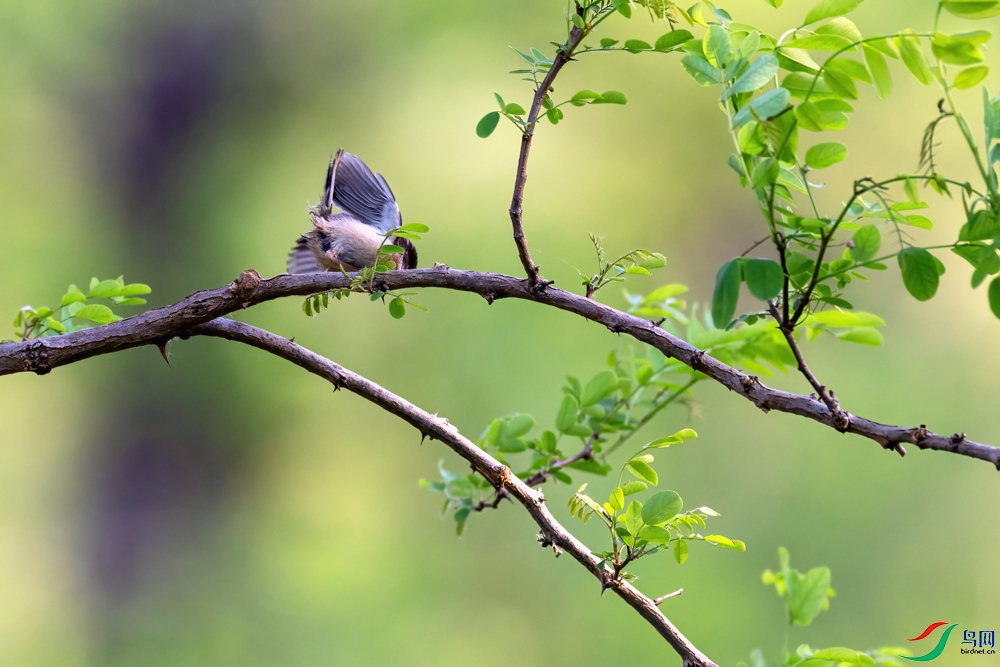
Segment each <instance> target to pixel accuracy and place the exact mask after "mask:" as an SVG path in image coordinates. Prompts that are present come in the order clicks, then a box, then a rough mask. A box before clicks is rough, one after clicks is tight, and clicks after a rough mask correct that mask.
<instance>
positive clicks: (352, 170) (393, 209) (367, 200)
mask: <svg viewBox="0 0 1000 667" xmlns="http://www.w3.org/2000/svg"><path fill="white" fill-rule="evenodd" d="M337 157H338V159H337V160H336V164H335V165H333V169H332V170H331V171H333V172H334V173H332V174H331V178H330V179H329V181H332V185H333V192H332V197H331V198H332V200H333V203H334V204H336V205H337V207H338V208H339V209H340V210H341V211H344V212H345V213H350V214H351V215H353V216H354V217H355V218H357V219H358V220H360V221H361V222H363V223H365V224H366V225H371V226H372V227H374V228H375V229H377V230H379V232H381V233H382V234H385V233H386V232H388V231H389V230H390V229H393V228H395V227H399V226H400V223H401V220H402V218H401V217H400V215H399V206H398V205H397V204H396V197H395V196H394V195H393V194H392V190H391V189H390V188H389V184H388V183H386V182H385V179H384V178H383V177H382V174H373V173H372V170H371V169H369V168H368V165H366V164H365V163H364V162H363V161H362V160H361V158H359V157H357V156H354V155H351V154H350V153H343V154H338V156H337ZM329 181H328V182H329Z"/></svg>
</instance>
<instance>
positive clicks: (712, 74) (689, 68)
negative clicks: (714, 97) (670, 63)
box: [681, 54, 722, 86]
mask: <svg viewBox="0 0 1000 667" xmlns="http://www.w3.org/2000/svg"><path fill="white" fill-rule="evenodd" d="M681 65H682V66H683V67H684V71H685V72H687V73H688V74H689V75H691V78H693V79H694V80H695V81H696V82H697V83H698V84H699V85H701V86H711V85H714V84H717V83H722V70H720V69H717V68H715V67H713V66H712V65H711V64H710V63H709V62H708V61H707V60H705V59H704V58H703V57H701V56H700V55H694V54H691V55H687V56H684V57H683V58H681Z"/></svg>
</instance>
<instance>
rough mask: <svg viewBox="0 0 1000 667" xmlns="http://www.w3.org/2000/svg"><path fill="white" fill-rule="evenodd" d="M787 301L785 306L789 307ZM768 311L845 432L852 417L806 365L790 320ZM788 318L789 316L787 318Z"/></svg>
mask: <svg viewBox="0 0 1000 667" xmlns="http://www.w3.org/2000/svg"><path fill="white" fill-rule="evenodd" d="M787 303H788V302H787V301H786V302H785V304H786V305H787ZM767 305H768V309H769V310H770V311H771V317H773V318H774V319H775V321H776V322H777V323H778V331H780V332H781V334H782V335H783V336H784V337H785V341H786V342H787V343H788V347H789V348H791V350H792V354H793V355H794V356H795V361H797V362H798V369H799V372H800V373H802V376H803V377H805V379H806V381H808V382H809V384H810V385H811V386H812V388H813V389H815V390H816V394H817V395H818V396H819V398H820V400H821V401H823V403H824V404H825V405H826V407H827V408H829V410H830V414H832V415H833V426H834V428H836V429H837V430H838V431H844V430H846V429H847V426H848V425H849V424H850V423H851V420H850V417H849V416H848V415H847V413H846V412H844V410H843V409H842V408H841V407H840V403H839V402H838V401H837V399H836V398H834V396H833V390H832V389H827V388H826V387H825V386H824V385H823V384H822V383H821V382H820V381H819V379H818V378H817V377H816V376H815V375H814V374H813V372H812V369H810V368H809V365H808V364H807V363H806V358H805V357H804V356H802V349H801V348H799V342H798V341H797V340H795V331H794V329H792V328H790V326H791V325H789V324H788V320H787V319H786V320H782V319H781V316H780V315H779V314H778V308H777V306H775V305H774V303H772V302H769V303H768V304H767ZM786 317H787V316H786ZM893 449H894V450H895V451H897V452H899V455H900V456H905V455H906V450H905V449H903V448H902V447H900V446H899V444H896V446H895V447H893Z"/></svg>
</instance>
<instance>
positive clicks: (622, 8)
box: [611, 0, 632, 19]
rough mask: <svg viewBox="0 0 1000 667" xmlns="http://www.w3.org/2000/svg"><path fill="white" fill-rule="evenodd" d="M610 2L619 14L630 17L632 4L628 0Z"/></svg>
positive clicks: (612, 0)
mask: <svg viewBox="0 0 1000 667" xmlns="http://www.w3.org/2000/svg"><path fill="white" fill-rule="evenodd" d="M611 4H612V5H613V6H614V8H615V9H617V10H618V13H619V14H621V15H622V16H624V17H625V18H627V19H630V18H632V5H631V4H630V3H629V0H611Z"/></svg>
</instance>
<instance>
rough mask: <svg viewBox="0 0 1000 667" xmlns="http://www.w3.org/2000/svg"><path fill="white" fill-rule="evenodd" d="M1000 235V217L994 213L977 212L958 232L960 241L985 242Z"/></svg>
mask: <svg viewBox="0 0 1000 667" xmlns="http://www.w3.org/2000/svg"><path fill="white" fill-rule="evenodd" d="M998 235H1000V217H998V216H996V215H995V214H993V212H992V211H986V210H980V211H976V212H975V213H973V214H972V216H971V217H970V218H969V221H968V222H966V223H965V224H964V225H962V229H961V230H959V232H958V240H959V241H985V240H987V239H992V238H994V237H995V236H998Z"/></svg>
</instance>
